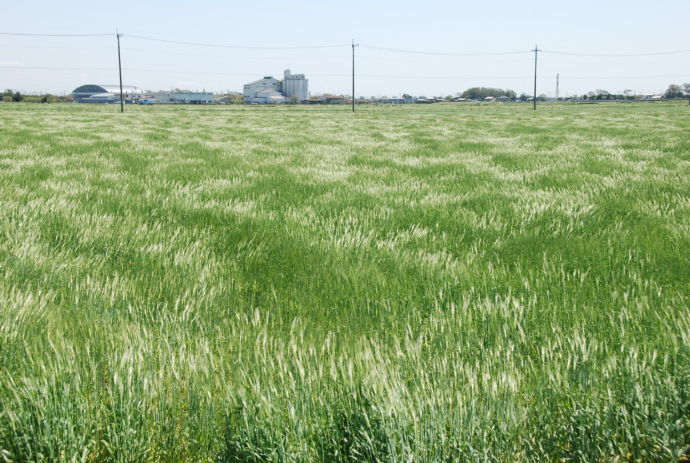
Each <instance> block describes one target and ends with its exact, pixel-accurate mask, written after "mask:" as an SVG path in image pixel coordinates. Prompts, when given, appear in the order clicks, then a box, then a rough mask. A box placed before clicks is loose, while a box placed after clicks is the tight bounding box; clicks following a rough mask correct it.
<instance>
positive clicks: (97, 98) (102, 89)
mask: <svg viewBox="0 0 690 463" xmlns="http://www.w3.org/2000/svg"><path fill="white" fill-rule="evenodd" d="M122 94H123V95H124V100H125V101H126V102H127V103H131V102H132V101H133V100H135V99H136V98H138V97H139V96H141V95H143V94H144V91H143V90H142V89H140V88H138V87H134V86H132V85H123V86H122ZM72 95H73V96H74V101H76V102H77V103H119V102H120V86H119V85H95V84H87V85H82V86H81V87H77V88H75V89H74V90H72Z"/></svg>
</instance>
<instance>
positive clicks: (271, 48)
mask: <svg viewBox="0 0 690 463" xmlns="http://www.w3.org/2000/svg"><path fill="white" fill-rule="evenodd" d="M120 37H129V38H133V39H139V40H149V41H152V42H161V43H171V44H176V45H190V46H194V47H213V48H231V49H240V50H304V49H317V48H341V47H346V46H350V45H348V44H332V45H302V46H249V45H224V44H217V43H203V42H187V41H182V40H168V39H158V38H155V37H147V36H143V35H136V34H126V35H125V34H120Z"/></svg>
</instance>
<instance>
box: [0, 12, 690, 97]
mask: <svg viewBox="0 0 690 463" xmlns="http://www.w3.org/2000/svg"><path fill="white" fill-rule="evenodd" d="M2 14H3V18H4V19H5V20H4V21H3V24H2V25H1V26H0V32H38V33H55V34H61V33H103V32H105V33H110V32H112V33H114V32H115V30H116V28H119V30H120V32H121V33H122V34H124V37H123V38H122V58H123V69H124V81H125V84H130V85H137V86H139V87H143V88H146V89H154V90H157V89H166V88H171V87H185V88H193V89H206V90H214V91H219V90H225V89H229V90H231V91H241V90H242V84H244V83H246V82H249V81H251V80H254V79H257V78H260V77H261V76H264V75H274V76H280V75H282V71H283V70H284V69H286V68H290V69H291V70H292V71H293V72H294V73H305V74H307V77H308V78H309V81H310V91H311V92H312V93H326V92H330V93H346V94H349V93H350V78H349V73H350V71H351V68H350V66H351V61H350V60H351V57H350V54H351V49H350V47H348V46H344V47H340V48H333V49H307V50H237V49H225V48H202V47H193V46H183V45H171V44H163V43H156V42H150V41H143V40H138V39H135V38H133V37H128V34H138V35H145V36H152V37H158V38H163V39H172V40H181V41H195V42H209V43H221V44H233V45H248V46H252V45H255V46H273V45H279V46H302V45H321V44H348V43H349V42H350V41H351V39H353V38H354V39H355V41H356V42H359V43H361V44H363V45H364V44H368V45H377V46H381V47H391V48H401V49H411V50H422V51H434V52H451V53H454V52H458V53H461V52H503V51H523V50H524V51H528V50H530V49H531V48H533V47H534V45H535V44H538V45H539V47H540V48H543V49H544V50H555V51H565V52H578V53H604V54H607V53H614V54H615V53H621V54H627V53H645V52H657V51H670V50H683V49H690V1H688V0H667V1H665V0H660V1H656V2H643V1H605V0H599V1H592V0H582V1H579V2H558V1H523V2H511V1H500V0H489V1H484V2H479V1H476V2H461V1H434V0H429V1H424V2H420V1H415V2H412V1H405V0H402V1H401V0H399V1H360V0H353V1H350V2H342V1H339V2H334V1H326V0H322V1H299V0H292V1H290V0H281V1H273V0H258V1H254V2H213V1H206V0H197V1H195V2H179V1H166V2H163V1H159V0H155V1H138V2H134V1H122V2H108V3H105V2H98V1H60V2H56V1H54V0H52V1H47V0H26V1H22V2H16V1H10V2H5V4H4V5H3V8H2ZM115 45H116V44H115V38H114V36H113V37H99V38H33V37H10V36H0V87H2V88H3V89H4V88H14V89H20V90H24V91H42V90H47V91H51V92H63V91H64V92H70V91H71V90H72V89H73V88H75V87H76V86H78V85H81V84H85V83H116V82H117V73H116V66H117V55H116V48H115ZM533 65H534V64H533V57H532V55H530V54H529V53H525V54H521V55H505V56H483V57H460V56H443V55H430V56H426V55H415V54H402V53H393V52H384V51H379V50H374V49H369V48H364V47H360V48H358V49H357V74H358V75H360V77H358V79H357V94H358V95H366V96H370V95H378V96H383V95H386V96H392V95H400V94H402V93H404V92H407V93H411V94H415V95H427V96H429V95H447V94H454V93H456V92H461V91H462V90H464V89H466V88H468V87H471V86H478V85H483V86H496V87H504V88H511V89H514V90H515V91H517V92H518V93H520V92H527V93H530V92H531V88H532V73H533ZM39 67H43V68H50V69H38V68H39ZM21 68H24V69H21ZM55 68H61V69H55ZM92 69H94V70H92ZM99 69H101V70H99ZM111 69H112V70H111ZM556 73H560V75H561V86H560V93H561V95H567V94H572V93H582V92H584V91H588V90H595V89H600V88H601V89H607V90H609V91H612V92H622V91H623V90H625V89H631V90H633V91H636V92H641V93H652V92H659V91H663V90H665V89H666V87H667V86H668V84H670V83H683V82H689V81H690V53H684V54H675V55H661V56H641V57H585V56H569V55H555V54H546V53H544V54H541V55H540V59H539V73H538V74H539V93H546V94H550V95H553V94H554V93H555V76H556ZM387 76H389V77H387Z"/></svg>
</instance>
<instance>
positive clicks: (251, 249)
mask: <svg viewBox="0 0 690 463" xmlns="http://www.w3.org/2000/svg"><path fill="white" fill-rule="evenodd" d="M118 111H119V107H115V106H107V105H104V106H87V105H29V104H26V105H24V104H0V462H5V463H6V462H16V463H19V462H22V463H23V462H27V463H28V462H45V463H48V462H65V463H67V462H70V463H77V462H93V463H106V462H108V463H142V462H150V463H158V462H160V463H177V462H180V463H181V462H190V463H191V462H208V463H211V462H214V463H224V462H250V463H251V462H256V463H258V462H295V463H297V462H324V463H326V462H402V463H412V462H416V463H426V462H558V463H565V462H582V463H585V462H588V463H589V462H645V463H647V462H669V463H670V462H673V463H675V462H677V461H679V460H683V459H684V458H686V457H684V456H683V455H684V452H687V450H686V449H687V447H688V445H690V310H689V302H690V109H689V108H688V106H687V103H679V104H663V103H660V104H656V103H655V104H609V105H607V104H600V105H572V106H566V105H543V106H542V107H540V109H539V111H537V112H533V111H531V108H529V107H528V106H525V105H482V106H477V107H474V106H461V105H446V106H444V105H436V106H407V107H388V108H384V107H363V108H361V110H359V111H358V112H357V113H356V114H352V113H350V112H349V111H348V110H347V108H344V107H331V108H304V107H295V108H287V107H285V108H256V107H189V106H186V107H129V106H128V107H127V108H126V112H125V113H124V114H119V113H118Z"/></svg>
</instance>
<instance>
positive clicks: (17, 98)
mask: <svg viewBox="0 0 690 463" xmlns="http://www.w3.org/2000/svg"><path fill="white" fill-rule="evenodd" d="M23 99H24V95H22V94H21V93H19V92H14V94H13V95H12V101H14V102H15V103H19V102H20V101H22V100H23Z"/></svg>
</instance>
